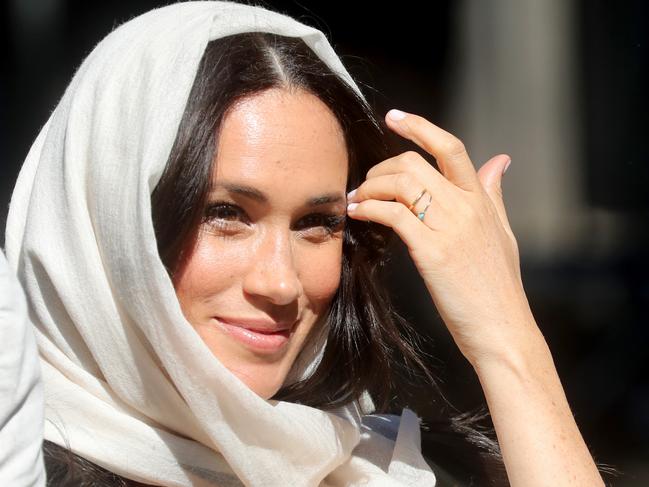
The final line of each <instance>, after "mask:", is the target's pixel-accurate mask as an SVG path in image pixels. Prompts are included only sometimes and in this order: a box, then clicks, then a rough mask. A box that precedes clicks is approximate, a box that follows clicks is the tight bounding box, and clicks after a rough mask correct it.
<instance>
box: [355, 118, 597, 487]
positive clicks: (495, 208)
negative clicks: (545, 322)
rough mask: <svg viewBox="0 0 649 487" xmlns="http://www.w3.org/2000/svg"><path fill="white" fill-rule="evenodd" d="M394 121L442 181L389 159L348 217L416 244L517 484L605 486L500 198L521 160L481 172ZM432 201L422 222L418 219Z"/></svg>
mask: <svg viewBox="0 0 649 487" xmlns="http://www.w3.org/2000/svg"><path fill="white" fill-rule="evenodd" d="M395 112H398V111H392V110H391V111H390V112H388V115H386V123H387V124H388V126H389V127H390V129H391V130H393V131H394V132H396V133H397V134H399V135H400V136H402V137H404V138H406V139H409V140H411V141H412V142H414V143H416V144H417V145H418V146H419V147H421V148H422V149H423V150H425V151H426V152H427V153H429V154H431V155H432V156H434V157H435V159H436V160H437V162H438V165H439V167H440V171H437V170H436V169H435V168H434V167H433V166H432V165H431V164H429V163H428V162H427V161H426V160H425V159H424V158H423V157H422V156H421V155H419V154H418V153H417V152H414V151H408V152H405V153H402V154H400V155H398V156H396V157H392V158H390V159H387V160H385V161H382V162H380V163H378V164H376V165H375V166H374V167H372V168H371V169H370V170H369V171H368V173H367V175H366V180H365V181H364V182H363V183H362V184H361V185H360V186H359V187H358V188H356V190H355V191H353V192H352V193H351V194H350V195H349V197H348V202H349V203H350V205H349V208H348V214H349V216H350V217H351V218H357V219H363V220H371V221H375V222H378V223H381V224H383V225H387V226H390V227H391V228H393V229H394V231H395V232H396V233H397V234H398V235H399V236H400V238H401V239H402V240H403V242H404V243H405V244H406V246H407V248H408V251H409V253H410V256H411V257H412V259H413V261H414V263H415V265H416V267H417V269H418V271H419V273H420V274H421V276H422V278H423V279H424V282H425V284H426V288H427V289H428V291H429V292H430V295H431V298H432V299H433V301H434V303H435V306H436V307H437V309H438V310H439V312H440V315H441V316H442V318H443V320H444V322H445V324H446V326H447V328H448V330H449V331H450V333H451V335H452V336H453V339H454V340H455V343H456V344H457V346H458V347H459V349H460V351H461V352H462V354H463V355H464V356H465V357H466V359H467V360H468V361H469V362H470V363H471V365H472V366H473V368H474V369H475V371H476V373H477V375H478V378H479V380H480V383H481V385H482V388H483V390H484V393H485V397H486V400H487V405H488V407H489V411H490V413H491V417H492V419H493V423H494V427H495V430H496V434H497V436H498V441H499V444H500V447H501V450H502V454H503V459H504V462H505V467H506V469H507V475H508V477H509V481H510V484H511V485H512V486H525V487H536V486H552V487H560V486H575V485H579V486H588V487H591V486H597V485H600V486H601V485H604V482H603V480H602V478H601V476H600V475H599V472H598V471H597V468H596V466H595V463H594V461H593V459H592V457H591V455H590V453H589V451H588V448H587V447H586V445H585V443H584V440H583V438H582V437H581V434H580V432H579V429H578V427H577V425H576V423H575V421H574V419H573V416H572V413H571V411H570V407H569V405H568V401H567V400H566V396H565V394H564V391H563V388H562V386H561V382H560V380H559V377H558V375H557V371H556V369H555V367H554V363H553V360H552V355H551V353H550V350H549V349H548V346H547V343H546V342H545V339H544V338H543V335H542V333H541V331H540V330H539V328H538V326H537V324H536V322H535V320H534V316H533V315H532V312H531V310H530V307H529V303H528V301H527V298H526V296H525V292H524V289H523V284H522V281H521V274H520V263H519V255H518V247H517V243H516V239H515V237H514V234H513V232H512V230H511V228H510V226H509V222H508V220H507V214H506V211H505V205H504V203H503V198H502V191H501V179H502V175H503V172H504V169H505V168H506V167H507V166H508V164H509V162H510V158H509V157H508V156H506V155H498V156H495V157H493V158H492V159H490V160H489V161H488V162H486V163H485V164H484V165H483V166H482V167H481V168H480V170H479V171H477V172H476V171H475V169H474V167H473V164H472V162H471V160H470V159H469V156H468V154H467V152H466V150H465V148H464V145H463V144H462V142H461V141H460V140H458V139H457V138H456V137H454V136H453V135H451V134H449V133H448V132H445V131H444V130H442V129H440V128H439V127H437V126H435V125H433V124H432V123H431V122H429V121H427V120H426V119H424V118H422V117H420V116H418V115H415V114H410V113H408V114H405V118H403V119H401V120H393V119H392V118H390V115H391V114H393V113H395ZM423 189H426V190H427V191H428V193H427V194H425V195H424V197H422V199H421V200H419V202H418V204H417V205H416V206H415V208H414V209H413V210H412V211H410V210H408V206H409V205H410V203H411V202H412V201H413V200H415V198H416V197H417V196H418V195H419V194H420V192H421V191H422V190H423ZM428 194H430V195H432V201H431V204H430V207H429V208H428V210H427V211H426V213H425V217H424V220H423V222H422V221H420V220H419V218H418V217H417V216H416V215H415V214H414V213H413V212H415V211H422V210H423V209H424V207H425V205H426V203H427V202H428Z"/></svg>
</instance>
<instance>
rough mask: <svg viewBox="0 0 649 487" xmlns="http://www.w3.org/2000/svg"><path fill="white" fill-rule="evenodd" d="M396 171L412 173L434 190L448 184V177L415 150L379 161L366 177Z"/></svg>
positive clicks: (394, 172)
mask: <svg viewBox="0 0 649 487" xmlns="http://www.w3.org/2000/svg"><path fill="white" fill-rule="evenodd" d="M398 173H410V174H414V175H415V176H417V177H418V179H419V180H420V181H426V182H427V184H428V185H429V186H430V189H431V190H433V191H435V192H437V191H439V190H440V189H441V187H443V186H445V185H448V184H449V181H448V179H446V178H445V177H444V176H443V175H442V174H441V173H440V172H439V171H438V170H437V169H435V167H433V165H432V164H430V163H429V162H428V161H427V160H426V159H424V158H423V157H422V156H421V154H419V153H418V152H415V151H406V152H403V153H401V154H399V155H397V156H394V157H390V158H389V159H385V160H384V161H381V162H379V163H378V164H376V165H374V166H372V167H371V168H370V170H369V171H367V175H366V179H371V178H375V177H378V176H385V175H388V174H398Z"/></svg>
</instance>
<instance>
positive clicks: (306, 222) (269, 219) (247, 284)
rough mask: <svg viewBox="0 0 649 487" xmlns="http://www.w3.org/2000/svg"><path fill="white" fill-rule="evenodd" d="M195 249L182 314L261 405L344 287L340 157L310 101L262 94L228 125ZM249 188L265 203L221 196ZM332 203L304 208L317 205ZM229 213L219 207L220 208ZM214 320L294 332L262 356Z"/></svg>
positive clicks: (337, 139) (343, 157)
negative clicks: (260, 323)
mask: <svg viewBox="0 0 649 487" xmlns="http://www.w3.org/2000/svg"><path fill="white" fill-rule="evenodd" d="M215 162H216V164H215V173H214V174H213V191H212V192H211V194H210V198H209V202H210V203H216V202H221V203H220V206H214V207H212V209H210V210H209V213H208V215H207V216H208V220H207V221H206V222H205V223H204V224H203V225H202V227H201V229H200V233H199V237H198V241H197V245H196V248H195V249H194V251H193V253H192V254H191V255H190V256H189V258H188V259H187V260H186V261H185V262H184V264H183V265H182V267H181V268H180V269H179V270H178V271H177V272H176V273H175V274H174V286H175V289H176V294H177V296H178V298H179V301H180V304H181V308H182V310H183V314H184V315H185V317H186V318H187V320H188V321H189V322H190V323H191V324H192V325H193V327H194V328H195V329H196V331H197V332H198V334H199V335H200V336H201V338H202V339H203V341H204V342H205V343H206V344H207V345H208V347H209V348H210V350H211V351H212V353H213V354H214V355H215V356H216V357H218V358H219V360H220V361H221V363H222V364H223V365H224V366H225V367H226V368H228V369H229V370H230V371H231V372H232V373H233V374H234V375H236V376H237V377H239V379H241V380H242V381H243V382H244V383H245V384H246V385H247V386H248V387H249V388H250V389H252V390H253V391H255V392H256V393H257V394H258V395H259V396H261V397H263V398H266V399H268V398H270V397H272V396H273V395H274V394H275V393H276V392H277V391H278V390H279V388H280V387H281V386H282V384H283V382H284V380H285V379H286V377H287V374H288V372H289V370H290V368H291V366H292V365H293V362H294V361H295V359H296V356H297V354H298V352H299V351H300V350H301V349H302V347H303V345H304V342H305V339H306V337H307V336H308V334H309V332H310V331H312V330H316V329H318V328H317V325H318V324H319V323H321V322H323V321H324V320H320V318H321V317H322V316H323V314H324V313H325V311H326V310H327V308H328V307H329V304H330V303H331V300H332V298H333V296H334V294H335V293H336V290H337V289H338V285H339V283H340V268H341V262H342V261H341V259H342V236H343V228H344V221H345V218H346V201H345V199H346V196H345V192H346V184H347V165H348V156H347V148H346V144H345V140H344V136H343V133H342V128H341V127H340V124H339V123H338V120H337V119H336V117H335V116H334V115H333V113H332V112H331V111H330V110H329V108H328V107H327V106H326V105H325V104H324V103H323V102H322V101H320V99H319V98H317V97H316V96H314V95H311V94H307V93H305V92H297V93H288V92H286V91H280V90H270V91H265V92H263V93H262V94H260V95H257V96H254V97H250V98H247V99H244V100H243V101H242V102H240V103H239V104H237V105H236V106H235V107H234V109H233V110H231V111H230V113H229V114H228V115H227V116H226V118H225V119H224V123H223V126H222V130H221V133H220V136H219V149H218V154H217V156H216V161H215ZM225 184H236V185H240V186H248V187H250V188H254V189H255V190H257V191H259V192H261V193H263V194H264V195H265V196H266V198H267V201H259V200H257V199H255V198H253V197H251V196H249V195H246V194H244V193H241V192H235V191H234V190H231V189H230V190H228V189H226V188H225V187H224V185H225ZM325 196H329V197H330V198H329V199H330V200H333V201H329V202H324V201H323V200H321V201H320V203H318V204H315V205H308V204H307V201H308V200H310V199H313V198H322V197H325ZM226 204H227V205H230V206H224V205H226ZM215 317H221V318H248V319H264V320H268V321H270V322H274V323H295V324H294V326H293V332H292V335H291V338H290V341H289V343H288V346H286V347H285V348H283V349H282V350H280V351H279V352H277V353H272V354H268V353H257V351H255V350H251V349H250V348H248V347H246V346H245V345H244V344H242V343H241V342H239V341H238V340H236V339H234V338H232V337H231V336H229V335H228V334H227V333H225V332H224V331H223V330H222V329H221V328H220V327H219V326H218V324H217V322H216V319H215Z"/></svg>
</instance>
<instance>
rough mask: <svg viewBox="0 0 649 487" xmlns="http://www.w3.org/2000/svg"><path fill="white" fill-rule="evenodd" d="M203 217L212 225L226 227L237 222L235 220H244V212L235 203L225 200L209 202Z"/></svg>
mask: <svg viewBox="0 0 649 487" xmlns="http://www.w3.org/2000/svg"><path fill="white" fill-rule="evenodd" d="M204 218H205V220H206V221H207V222H208V223H210V224H212V225H215V226H217V227H224V228H227V227H229V226H231V225H232V224H233V223H235V222H237V220H244V219H245V214H244V212H243V210H242V209H241V208H240V207H238V206H236V205H233V204H230V203H226V202H215V203H210V204H209V205H208V206H207V207H206V208H205V215H204Z"/></svg>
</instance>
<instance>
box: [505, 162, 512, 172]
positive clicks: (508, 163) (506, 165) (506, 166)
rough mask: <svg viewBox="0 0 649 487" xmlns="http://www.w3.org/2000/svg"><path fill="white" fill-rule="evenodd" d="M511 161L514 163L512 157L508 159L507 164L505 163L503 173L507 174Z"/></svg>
mask: <svg viewBox="0 0 649 487" xmlns="http://www.w3.org/2000/svg"><path fill="white" fill-rule="evenodd" d="M511 163H512V160H511V159H510V160H508V161H507V164H505V169H503V174H505V172H506V171H507V168H508V167H509V165H510V164H511Z"/></svg>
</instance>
